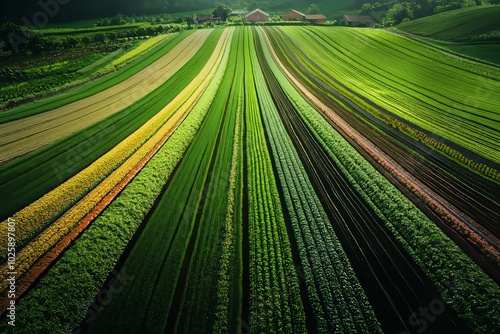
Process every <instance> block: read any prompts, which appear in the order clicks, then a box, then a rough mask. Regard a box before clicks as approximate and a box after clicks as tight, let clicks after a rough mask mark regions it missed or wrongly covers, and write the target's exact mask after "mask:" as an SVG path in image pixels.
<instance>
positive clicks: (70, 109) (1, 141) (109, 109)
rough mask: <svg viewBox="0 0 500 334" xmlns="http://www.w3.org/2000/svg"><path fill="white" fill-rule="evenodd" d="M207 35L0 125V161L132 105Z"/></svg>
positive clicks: (184, 60) (191, 53)
mask: <svg viewBox="0 0 500 334" xmlns="http://www.w3.org/2000/svg"><path fill="white" fill-rule="evenodd" d="M209 35H210V32H209V31H200V32H199V33H194V34H191V35H189V36H188V37H186V38H185V39H184V40H182V41H180V42H179V44H177V45H176V46H175V47H174V48H173V49H172V50H171V51H170V52H169V53H168V54H167V55H165V56H164V57H163V58H161V59H160V60H158V61H157V62H155V63H154V64H151V65H150V66H148V67H147V68H145V69H144V70H142V71H140V72H139V73H137V74H135V75H133V76H131V77H130V78H128V79H126V80H124V81H122V82H120V83H118V84H116V85H114V86H112V87H110V88H108V89H106V90H103V91H101V92H99V93H97V94H95V95H92V96H90V97H88V98H85V99H82V100H79V101H76V102H73V103H70V104H68V105H65V106H62V107H60V108H56V109H53V110H51V111H47V112H44V113H41V114H37V115H34V116H29V117H25V118H22V119H19V120H15V121H12V122H8V123H4V124H0V147H2V152H3V154H2V158H1V160H0V163H2V162H6V161H9V160H12V159H14V158H16V157H19V156H21V155H23V154H26V153H29V152H32V151H34V150H36V149H38V148H41V147H43V146H45V145H48V144H50V143H52V142H55V141H57V140H60V139H62V138H64V137H66V136H68V135H70V134H72V133H74V132H76V131H79V130H82V129H84V128H86V127H88V126H92V125H93V124H95V123H97V122H98V121H100V120H102V119H104V118H106V117H109V116H111V115H113V114H115V113H117V112H119V111H120V110H122V109H124V108H126V107H128V106H130V105H133V104H134V103H135V102H137V101H138V100H140V99H141V98H143V97H145V96H147V95H148V94H149V93H151V92H152V91H153V90H155V89H156V88H158V87H160V86H161V85H162V84H163V83H164V82H165V81H166V80H167V79H168V78H170V77H171V76H172V75H173V74H174V73H175V72H177V71H178V70H179V69H180V68H182V66H184V65H185V64H186V63H187V62H188V61H189V59H190V58H191V57H192V56H194V55H195V54H196V52H197V51H198V50H199V48H200V47H201V46H202V45H203V44H204V42H205V40H206V38H207V37H208V36H209ZM170 57H171V58H170Z"/></svg>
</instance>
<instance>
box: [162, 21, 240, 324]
mask: <svg viewBox="0 0 500 334" xmlns="http://www.w3.org/2000/svg"><path fill="white" fill-rule="evenodd" d="M233 31H234V34H233V36H232V40H231V46H230V49H231V50H230V57H229V64H228V67H227V69H226V76H225V77H224V80H223V83H222V84H221V86H220V87H219V92H218V95H217V97H216V99H215V100H214V104H213V106H212V109H213V110H212V111H211V112H212V113H213V114H214V115H213V116H215V115H217V113H219V112H222V123H221V126H220V128H219V131H214V130H211V131H210V134H208V133H202V132H200V134H199V137H198V138H197V139H198V140H200V141H207V140H211V139H209V138H210V137H209V136H214V137H215V136H216V138H215V140H216V141H215V150H214V155H213V156H212V157H211V158H210V157H208V156H207V157H206V159H205V160H207V162H210V166H209V170H208V178H207V183H206V184H205V185H204V186H203V187H202V189H194V190H193V192H197V193H199V194H201V196H202V198H201V200H200V204H199V207H198V212H197V213H195V215H196V218H195V219H196V222H195V224H196V225H195V226H197V227H195V228H197V231H193V235H192V236H191V237H190V238H191V240H190V241H191V242H192V243H194V245H193V246H192V253H191V252H190V248H189V247H188V254H189V253H190V257H189V256H186V258H185V259H184V265H185V266H186V268H188V271H187V273H186V274H185V275H182V274H181V276H180V277H179V278H178V281H179V282H183V281H185V283H179V284H178V286H177V287H176V289H177V292H178V294H179V296H180V302H178V304H174V305H173V306H172V309H171V311H170V312H171V313H172V314H171V315H170V318H171V319H172V321H173V322H174V321H175V324H174V323H172V324H170V325H169V324H167V326H169V327H172V331H171V332H174V333H212V332H219V333H223V332H225V331H227V332H229V333H231V332H234V331H235V330H236V328H235V321H234V320H235V319H237V317H238V315H239V314H240V309H241V288H240V289H237V290H233V288H234V284H237V285H241V276H240V275H241V265H242V263H241V256H237V253H236V249H237V248H238V247H240V246H241V223H242V222H241V217H242V216H241V213H242V207H241V205H242V203H241V196H240V197H239V198H240V200H239V201H235V194H236V193H241V179H239V182H238V183H237V179H236V173H237V171H238V172H241V169H240V168H241V165H240V166H238V164H239V163H240V162H241V159H239V158H238V155H239V150H240V145H241V140H240V137H239V136H240V135H241V127H239V124H240V119H241V112H242V100H241V93H242V91H241V90H240V89H239V87H240V84H241V79H242V77H241V70H240V67H239V65H240V60H239V54H240V48H239V43H238V42H239V40H240V39H241V32H240V31H238V30H233ZM216 111H217V112H216ZM218 117H221V114H219V116H218ZM238 127H239V128H238ZM193 145H196V143H194V144H193ZM190 168H191V169H196V168H197V166H196V165H191V166H190ZM179 172H180V171H179ZM172 186H173V185H172ZM174 191H175V190H174ZM194 210H196V208H194ZM177 237H178V236H177V235H176V238H177ZM194 240H195V241H194ZM219 284H222V285H219ZM219 289H221V290H219ZM232 303H235V304H236V305H238V307H236V308H235V307H234V305H233V304H232ZM219 312H220V313H219ZM216 319H218V320H219V321H222V322H223V323H225V326H224V328H219V329H215V328H216V326H220V322H219V324H217V323H216ZM229 326H231V327H232V328H231V329H230V328H229Z"/></svg>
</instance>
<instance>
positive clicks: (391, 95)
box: [280, 27, 500, 180]
mask: <svg viewBox="0 0 500 334" xmlns="http://www.w3.org/2000/svg"><path fill="white" fill-rule="evenodd" d="M280 31H281V32H282V33H283V34H285V33H286V36H287V38H288V39H289V42H287V43H293V45H294V46H293V47H291V48H290V50H291V51H292V52H293V54H294V56H296V57H299V58H301V62H302V63H303V65H304V66H305V67H306V68H307V69H308V70H309V71H310V72H311V73H314V75H315V76H317V77H318V78H321V81H323V82H325V83H327V84H328V85H329V86H330V87H334V88H335V90H336V91H339V92H341V93H342V94H343V95H345V96H348V97H349V99H351V100H352V101H355V103H356V104H357V105H359V106H361V107H363V108H364V109H365V110H367V111H369V112H370V113H372V114H373V115H375V116H376V117H378V118H380V119H382V120H384V122H386V123H388V124H390V125H391V126H393V127H396V128H398V129H400V130H401V131H402V132H403V133H406V134H408V135H409V136H411V137H413V138H417V139H418V140H421V141H422V142H424V143H425V144H426V145H428V146H430V147H432V148H433V149H436V150H438V151H440V152H442V153H444V154H446V155H448V156H450V157H451V158H453V159H456V160H457V161H459V162H460V163H462V164H465V165H466V166H468V167H469V168H472V169H474V170H476V171H478V172H480V173H481V174H483V175H486V176H488V177H491V178H493V179H497V180H498V178H499V177H500V175H499V174H498V171H495V170H494V169H491V168H486V166H483V165H480V166H476V163H475V162H474V160H473V159H470V158H465V157H464V156H463V154H466V153H464V152H463V150H462V151H460V152H457V148H456V147H455V146H456V145H455V146H454V147H455V149H450V147H449V145H444V144H443V143H442V140H436V139H435V138H433V136H432V135H430V133H432V134H434V133H435V134H438V135H439V136H441V138H446V139H448V140H450V141H452V142H454V143H456V144H458V145H460V146H462V147H463V148H465V149H466V150H469V151H471V152H474V153H475V154H478V155H480V156H484V157H486V158H488V159H490V160H491V161H494V162H497V163H498V161H497V160H498V159H497V157H496V156H495V154H494V153H493V152H494V150H495V146H496V142H498V141H495V139H494V138H496V137H497V136H498V133H497V131H496V130H495V128H494V124H495V123H496V122H497V121H498V119H499V118H498V117H499V115H498V113H496V112H495V105H498V102H497V101H495V99H493V96H494V93H493V91H494V90H495V88H494V87H495V86H496V85H498V82H497V80H495V72H497V70H496V69H494V68H491V67H490V66H487V65H484V64H475V63H473V62H470V61H465V62H464V61H462V62H460V61H458V60H457V59H455V58H454V57H451V56H450V55H446V54H444V53H443V52H440V51H439V50H436V49H433V48H431V47H429V46H426V45H422V44H420V43H418V42H415V41H410V40H408V39H406V38H404V37H401V36H396V35H394V34H391V33H388V32H384V31H357V30H356V31H350V30H346V29H338V30H336V33H335V34H332V33H330V32H328V31H325V30H323V29H320V28H308V29H307V30H306V29H303V30H300V29H293V28H287V27H285V28H281V29H280ZM308 39H312V40H315V41H316V42H317V43H318V44H319V45H321V46H322V47H321V48H317V50H316V48H311V46H310V45H309V44H305V43H304V42H303V41H304V40H308ZM352 41H355V42H354V43H353V42H352ZM340 45H342V47H340ZM296 48H298V49H300V50H301V52H304V55H307V57H308V58H307V59H304V58H303V56H301V54H300V53H298V52H295V49H296ZM367 55H377V57H372V56H370V57H368V56H367ZM373 59H384V61H383V62H380V61H377V62H375V61H374V60H373ZM312 60H313V62H314V63H312ZM431 61H432V62H433V63H434V64H437V65H436V68H435V71H434V69H431V68H429V67H428V66H427V65H426V64H427V63H428V62H431ZM394 63H397V64H398V66H397V67H396V66H391V64H394ZM315 64H317V66H318V67H317V68H316V65H315ZM427 72H428V73H427ZM453 83H457V84H453ZM478 83H479V86H478ZM360 85H362V86H360ZM360 87H361V88H360ZM396 94H398V95H396ZM375 106H376V107H375ZM380 108H385V109H386V110H387V112H385V111H384V112H382V111H380V110H379V109H380ZM450 120H453V122H451V123H450V122H449V121H450ZM450 124H451V125H450ZM476 128H477V129H476ZM485 168H486V170H483V169H485Z"/></svg>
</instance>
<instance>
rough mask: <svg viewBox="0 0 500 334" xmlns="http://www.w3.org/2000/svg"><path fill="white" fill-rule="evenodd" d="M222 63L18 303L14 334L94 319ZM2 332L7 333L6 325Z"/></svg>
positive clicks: (126, 278) (124, 276)
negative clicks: (166, 135) (97, 301)
mask: <svg viewBox="0 0 500 334" xmlns="http://www.w3.org/2000/svg"><path fill="white" fill-rule="evenodd" d="M226 63H227V52H224V58H223V59H222V62H221V67H220V70H218V71H217V73H216V75H215V77H214V78H213V80H211V82H210V84H209V87H208V88H207V89H206V90H205V92H204V94H203V95H202V97H201V98H200V100H199V103H198V104H197V105H196V106H195V107H194V109H193V110H192V111H191V112H190V114H189V115H188V117H187V118H186V119H185V120H184V121H183V123H182V124H181V125H180V126H179V128H178V129H177V130H176V131H175V132H174V133H173V134H172V136H171V137H170V139H169V140H168V141H167V142H166V143H165V145H164V146H163V147H162V148H161V149H160V151H158V153H157V154H156V155H155V156H154V157H153V158H152V159H151V161H150V162H149V163H148V164H147V165H146V166H145V167H144V168H143V169H142V170H141V172H140V173H139V174H138V175H137V176H136V178H135V179H134V180H133V181H132V182H131V183H130V184H129V185H128V186H127V187H126V188H125V189H124V190H123V192H122V193H121V194H120V196H119V197H118V198H117V199H116V200H115V201H114V202H113V203H112V204H111V205H110V206H109V207H108V208H107V209H106V210H105V212H104V213H103V214H102V215H101V216H99V217H98V218H97V219H96V221H95V222H94V223H93V224H92V225H91V227H90V228H89V229H88V230H87V231H86V232H85V233H83V234H82V236H81V237H80V238H79V239H78V241H77V242H75V244H74V245H73V246H72V247H71V248H70V249H69V250H67V251H66V252H65V253H64V254H63V256H62V257H61V258H60V259H59V260H58V262H57V263H56V264H55V265H54V267H53V268H52V269H51V270H50V271H49V272H48V273H47V275H45V276H44V277H43V278H42V279H41V280H40V282H39V284H38V285H37V286H36V287H35V288H34V289H33V290H32V291H31V292H30V293H29V294H27V295H26V296H25V297H24V298H22V299H21V300H20V301H18V303H16V310H17V311H18V312H19V313H20V314H23V317H22V318H20V319H19V322H16V325H17V324H18V325H19V326H18V330H17V331H16V333H22V332H24V333H34V332H66V331H68V330H72V329H73V330H74V329H77V327H78V325H79V324H81V323H83V324H88V323H89V322H91V321H92V320H93V319H94V317H95V312H96V310H92V309H91V310H90V311H89V313H87V308H88V305H90V304H91V303H92V300H93V299H94V297H95V296H96V295H98V294H100V293H101V292H102V291H103V290H100V287H101V286H102V285H103V284H104V283H105V281H106V279H107V277H108V275H109V274H110V272H112V270H113V267H114V266H115V264H116V262H117V260H118V259H119V258H120V256H121V255H122V253H123V251H124V250H125V247H126V245H127V244H128V242H129V241H130V240H131V239H132V237H133V235H134V234H135V232H136V230H137V228H138V227H139V226H140V224H141V222H142V221H143V220H144V218H145V216H146V215H147V213H148V211H149V209H150V208H151V206H152V205H153V202H154V201H155V199H156V198H157V196H158V194H159V193H160V191H161V189H162V188H163V186H164V184H165V183H166V182H167V180H168V179H169V178H170V175H171V173H172V172H173V171H174V169H175V166H176V165H177V164H178V162H179V161H180V160H181V159H182V157H183V156H184V153H185V151H186V150H187V149H188V147H189V146H190V143H191V142H192V140H193V138H194V137H195V135H196V133H197V131H198V129H199V127H200V126H201V124H202V123H203V120H204V118H205V115H206V114H207V112H208V106H210V104H211V101H212V100H213V98H214V96H215V94H216V91H217V88H218V86H219V85H220V83H221V80H222V74H223V71H224V68H225V64H226ZM144 189H147V191H144ZM135 274H136V273H135V272H128V273H127V272H125V271H124V270H122V271H121V272H120V274H119V277H118V278H120V277H121V280H120V282H122V283H123V284H124V285H125V286H127V284H130V282H133V281H135V280H137V278H136V277H135ZM120 275H121V276H120ZM109 298H114V296H110V297H109ZM101 302H102V300H101ZM134 302H136V300H135V301H134ZM28 310H29V311H28ZM47 312H50V316H48V317H47V314H48V313H47ZM4 317H5V316H4ZM0 326H1V327H0V329H2V331H4V332H6V333H7V332H8V330H9V329H8V328H7V322H6V321H2V324H1V325H0Z"/></svg>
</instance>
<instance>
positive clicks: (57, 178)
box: [0, 31, 221, 254]
mask: <svg viewBox="0 0 500 334" xmlns="http://www.w3.org/2000/svg"><path fill="white" fill-rule="evenodd" d="M220 34H221V31H214V33H213V34H212V35H211V36H210V37H209V38H208V39H207V41H206V42H205V43H204V45H203V46H202V47H201V49H200V50H199V51H198V53H197V54H196V55H195V56H194V57H193V58H192V59H191V60H190V61H189V62H188V63H187V64H186V65H185V66H184V67H183V68H181V69H180V70H179V71H178V72H177V73H176V74H174V75H173V76H172V77H171V79H170V80H168V81H167V82H166V83H165V84H163V85H162V86H160V88H159V89H157V90H155V91H153V92H152V93H151V94H149V95H148V96H146V97H145V98H144V99H142V100H140V101H138V102H137V103H135V104H133V105H132V106H130V107H129V108H126V109H125V110H123V111H121V112H119V113H117V114H116V115H113V116H112V117H110V118H108V119H105V120H103V121H101V122H99V123H97V124H95V125H94V126H92V127H91V128H90V129H85V130H83V131H80V132H78V133H76V134H75V135H73V136H71V137H69V138H67V139H66V140H63V141H60V142H57V143H55V144H53V145H50V146H49V147H46V148H43V149H41V150H39V151H36V152H34V153H33V154H29V155H28V156H26V157H22V158H20V159H18V160H16V161H14V162H13V163H11V164H9V165H6V166H4V167H2V172H3V174H2V177H1V181H2V189H3V190H4V191H5V194H2V197H3V196H9V197H8V198H5V203H6V207H4V208H3V211H4V212H2V214H4V215H5V217H7V216H12V217H14V218H15V219H16V220H17V221H19V230H18V237H17V239H18V240H17V241H18V243H19V247H22V246H23V245H25V244H26V242H28V241H29V240H30V239H31V238H32V237H33V236H34V235H36V234H37V233H38V232H39V231H40V230H42V229H43V228H45V227H46V226H48V225H49V224H50V223H51V222H53V221H54V220H55V219H56V218H57V217H58V216H60V215H61V214H62V213H64V212H65V211H66V210H67V209H68V208H69V207H71V206H72V205H73V204H74V203H76V202H77V201H79V200H80V199H81V198H83V196H85V194H87V193H88V192H89V191H90V190H91V189H93V188H94V187H95V186H97V185H98V184H99V183H100V182H102V180H104V179H105V178H106V177H107V176H109V175H110V174H111V173H112V172H113V171H114V170H115V169H116V168H118V167H119V166H120V165H121V164H122V163H123V162H124V161H125V160H126V159H128V158H129V157H130V156H131V155H132V154H133V153H134V152H135V151H136V150H137V149H138V148H139V147H141V146H142V145H143V144H144V143H145V141H146V140H148V139H149V138H150V137H151V136H152V135H153V134H154V133H155V132H156V130H158V129H159V127H160V126H161V125H162V124H161V123H162V122H164V121H166V119H159V118H158V117H155V115H156V114H158V112H159V111H160V110H162V109H163V108H164V107H165V106H166V105H168V104H169V103H170V102H172V101H174V100H175V101H176V103H179V102H182V99H188V98H189V95H190V94H191V93H192V92H194V91H195V90H196V88H197V87H196V85H193V86H189V84H190V83H192V81H193V79H194V78H195V77H196V76H197V75H198V74H199V72H201V71H202V70H203V67H204V66H205V64H206V63H207V61H208V60H209V57H210V56H212V54H213V51H214V48H215V47H216V45H217V43H218V40H219V37H220ZM195 69H196V71H197V72H193V71H194V70H195ZM201 82H202V79H201V78H200V79H199V80H198V83H201ZM187 86H189V87H188V89H187V90H185V91H184V92H183V94H180V93H181V92H182V90H183V89H184V88H185V87H187ZM170 107H171V106H170ZM139 111H141V112H139ZM152 118H155V121H150V120H151V119H152ZM158 119H159V120H158ZM148 122H149V125H145V124H147V123H148ZM141 126H142V127H144V128H143V129H142V130H139V129H140V127H141ZM145 128H148V130H149V131H148V130H145ZM134 133H135V134H134ZM133 134H134V135H133ZM129 136H132V137H129ZM127 138H128V139H127ZM120 143H122V144H121V145H120ZM99 157H100V158H99ZM96 159H97V160H96ZM87 166H88V167H87ZM80 170H81V171H80ZM62 182H64V183H62ZM61 183H62V184H61ZM19 184H22V186H21V187H20V186H19ZM59 184H61V185H59ZM28 189H29V191H28ZM29 203H31V204H29ZM7 204H8V205H7ZM28 204H29V205H28ZM16 209H17V210H19V211H17V212H15V211H14V210H16ZM7 210H9V211H7ZM6 226H7V225H6V221H4V222H2V223H0V227H1V228H0V233H6ZM4 227H5V228H4ZM0 247H2V248H0V250H2V254H3V251H4V248H5V246H0Z"/></svg>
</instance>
